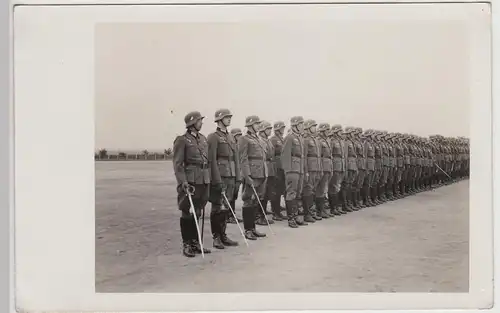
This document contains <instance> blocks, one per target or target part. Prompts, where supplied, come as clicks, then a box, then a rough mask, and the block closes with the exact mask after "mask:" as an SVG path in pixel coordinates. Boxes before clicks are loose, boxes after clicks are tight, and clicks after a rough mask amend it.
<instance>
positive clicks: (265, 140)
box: [256, 121, 276, 226]
mask: <svg viewBox="0 0 500 313" xmlns="http://www.w3.org/2000/svg"><path fill="white" fill-rule="evenodd" d="M272 129H273V127H272V126H271V124H270V123H269V122H267V121H262V122H261V123H260V129H259V137H260V140H261V141H262V144H263V146H264V147H265V150H266V166H267V182H266V192H265V196H264V201H262V207H263V208H264V211H265V212H266V214H267V213H271V214H272V212H267V204H268V203H269V201H270V200H271V199H273V198H274V194H273V193H274V184H275V182H274V179H275V176H276V170H275V167H276V165H275V161H274V154H275V152H274V146H273V144H272V143H271V140H270V139H269V136H270V135H271V131H272ZM268 221H269V224H274V221H273V220H266V218H265V217H264V214H263V212H262V210H257V221H256V224H257V225H264V226H265V225H267V222H268Z"/></svg>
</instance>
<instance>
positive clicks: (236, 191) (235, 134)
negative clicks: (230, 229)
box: [227, 128, 243, 224]
mask: <svg viewBox="0 0 500 313" xmlns="http://www.w3.org/2000/svg"><path fill="white" fill-rule="evenodd" d="M231 135H232V136H233V138H234V141H235V142H236V153H238V139H239V138H240V137H241V136H242V135H243V133H242V132H241V129H239V128H233V129H231ZM237 160H238V162H239V160H240V158H239V156H238V157H237ZM238 171H239V175H238V176H236V180H235V185H234V192H233V197H232V200H230V201H231V207H232V208H233V211H234V214H235V215H236V200H237V199H238V196H239V193H240V188H241V185H242V183H243V175H242V174H241V166H240V167H239V169H238ZM227 222H228V223H231V224H236V219H235V218H234V216H233V215H232V214H229V215H228V219H227ZM238 222H239V223H243V220H242V219H240V218H238Z"/></svg>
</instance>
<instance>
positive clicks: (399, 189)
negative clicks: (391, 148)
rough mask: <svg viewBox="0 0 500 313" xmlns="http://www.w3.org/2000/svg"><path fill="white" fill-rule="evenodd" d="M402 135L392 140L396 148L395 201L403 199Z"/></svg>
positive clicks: (403, 164) (403, 163)
mask: <svg viewBox="0 0 500 313" xmlns="http://www.w3.org/2000/svg"><path fill="white" fill-rule="evenodd" d="M402 136H403V134H401V133H397V134H396V137H395V138H394V145H395V147H396V162H397V173H396V190H395V194H396V199H401V198H403V184H404V181H403V173H404V171H405V160H404V153H405V151H404V147H403V144H402V143H401V138H402Z"/></svg>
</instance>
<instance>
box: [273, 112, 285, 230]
mask: <svg viewBox="0 0 500 313" xmlns="http://www.w3.org/2000/svg"><path fill="white" fill-rule="evenodd" d="M284 131H285V123H284V122H281V121H279V122H275V123H274V136H272V137H271V143H272V144H273V147H274V163H275V165H276V175H275V177H274V181H273V184H272V188H273V193H272V194H273V198H272V199H271V208H272V211H273V219H274V220H276V221H282V220H284V219H285V217H284V216H283V215H282V214H281V197H282V196H284V195H285V172H284V171H283V165H282V164H281V151H282V150H283V144H284V139H283V134H284Z"/></svg>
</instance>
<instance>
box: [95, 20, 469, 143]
mask: <svg viewBox="0 0 500 313" xmlns="http://www.w3.org/2000/svg"><path fill="white" fill-rule="evenodd" d="M95 34H96V39H95V40H96V45H95V49H96V52H95V53H96V54H95V62H96V63H95V71H96V76H95V77H96V81H95V99H96V102H95V110H96V149H100V148H106V149H108V150H116V149H124V150H134V149H135V150H139V149H159V150H163V148H169V147H171V146H172V142H173V140H174V138H175V136H176V135H178V134H180V133H182V132H183V131H184V126H183V118H184V115H185V114H186V113H187V112H189V111H191V110H199V111H201V112H202V114H204V115H206V116H207V117H208V118H207V119H206V120H205V126H204V129H203V132H204V133H206V134H208V133H209V132H210V131H212V130H213V129H214V127H215V126H214V123H213V114H214V112H215V110H217V109H218V108H221V107H228V108H230V109H231V110H232V111H233V114H234V118H233V127H243V122H244V119H245V117H246V116H247V115H251V114H257V115H259V116H260V117H261V118H263V119H266V120H269V121H271V122H273V121H276V120H284V121H285V122H288V121H289V118H290V117H291V116H293V115H296V114H300V115H304V117H305V118H314V119H317V120H318V122H329V123H342V124H343V125H344V126H349V125H354V126H360V127H366V128H377V129H386V130H388V131H400V132H412V133H415V134H419V135H424V136H426V135H429V134H433V133H440V134H443V135H445V136H468V135H469V106H470V105H472V104H471V103H469V102H470V101H469V90H468V86H469V84H470V83H469V76H468V72H467V68H468V62H469V60H468V47H467V44H468V43H467V32H466V28H465V24H463V22H459V21H453V20H445V21H432V22H430V21H425V20H422V21H414V20H409V21H396V22H394V21H393V22H385V23H384V22H381V21H372V22H370V21H366V22H354V21H353V22H331V21H328V22H325V21H322V22H316V23H311V22H307V24H305V23H300V22H293V21H292V22H280V23H268V24H256V23H247V22H246V23H238V24H230V23H227V24H225V23H196V24H195V23H189V24H188V23H179V24H175V23H163V24H103V25H99V26H98V27H97V28H96V32H95Z"/></svg>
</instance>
